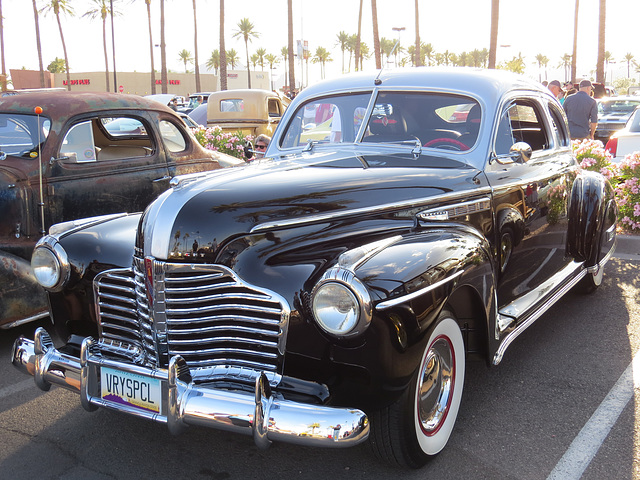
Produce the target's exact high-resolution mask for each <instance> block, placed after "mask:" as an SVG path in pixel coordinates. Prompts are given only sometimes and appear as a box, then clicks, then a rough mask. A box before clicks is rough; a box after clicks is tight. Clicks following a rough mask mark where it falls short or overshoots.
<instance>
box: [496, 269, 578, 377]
mask: <svg viewBox="0 0 640 480" xmlns="http://www.w3.org/2000/svg"><path fill="white" fill-rule="evenodd" d="M586 274H587V269H586V268H583V269H582V270H580V272H579V273H578V274H577V275H576V276H575V277H573V278H572V279H571V280H570V281H569V282H568V283H567V284H566V285H564V286H563V287H562V288H561V289H560V290H558V291H557V292H555V293H554V294H553V295H552V296H551V297H550V298H549V299H548V300H547V301H546V302H545V303H544V304H542V305H541V306H540V308H538V309H537V310H536V311H535V312H533V313H532V314H531V316H530V317H528V318H527V319H526V320H525V321H524V322H522V323H521V324H519V325H518V326H517V327H516V328H515V329H514V330H513V331H511V332H509V333H508V334H507V335H506V336H505V337H504V339H503V340H502V342H501V343H500V346H499V347H498V350H497V351H496V353H495V355H494V356H493V364H494V365H498V364H499V363H500V362H501V361H502V358H503V356H504V352H505V351H506V350H507V348H508V347H509V345H511V343H512V342H513V341H514V340H515V339H516V338H518V336H519V335H520V334H521V333H522V332H524V331H525V330H526V329H527V328H529V327H530V326H531V325H532V324H533V323H534V322H535V321H536V320H538V319H539V318H540V317H541V316H542V315H543V314H544V313H545V312H546V311H547V310H549V308H551V307H552V306H553V305H554V304H555V303H556V302H557V301H558V300H560V299H561V298H562V297H563V296H564V295H565V294H566V293H567V292H568V291H569V290H571V289H572V288H573V287H574V286H575V285H576V284H577V283H578V282H579V281H580V280H582V278H583V277H584V276H585V275H586Z"/></svg>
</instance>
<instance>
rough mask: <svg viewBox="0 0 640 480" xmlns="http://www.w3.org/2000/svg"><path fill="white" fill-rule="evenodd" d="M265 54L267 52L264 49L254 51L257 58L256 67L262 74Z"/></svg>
mask: <svg viewBox="0 0 640 480" xmlns="http://www.w3.org/2000/svg"><path fill="white" fill-rule="evenodd" d="M266 54H267V51H266V50H265V49H264V48H259V49H257V50H256V55H257V56H258V65H260V68H261V69H262V71H263V72H264V56H265V55H266Z"/></svg>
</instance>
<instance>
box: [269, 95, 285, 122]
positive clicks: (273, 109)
mask: <svg viewBox="0 0 640 480" xmlns="http://www.w3.org/2000/svg"><path fill="white" fill-rule="evenodd" d="M269 116H270V117H281V116H282V112H281V111H280V102H278V100H276V99H275V98H270V99H269Z"/></svg>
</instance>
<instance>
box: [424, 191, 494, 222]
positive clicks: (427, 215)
mask: <svg viewBox="0 0 640 480" xmlns="http://www.w3.org/2000/svg"><path fill="white" fill-rule="evenodd" d="M490 208H491V199H490V198H489V197H483V198H479V199H477V200H471V201H469V202H462V203H456V204H454V205H445V206H443V207H437V208H430V209H428V210H423V211H422V212H420V213H418V214H417V215H416V216H417V217H418V218H419V219H420V220H449V219H451V218H456V217H463V216H466V215H471V214H472V213H478V212H484V211H486V210H489V209H490Z"/></svg>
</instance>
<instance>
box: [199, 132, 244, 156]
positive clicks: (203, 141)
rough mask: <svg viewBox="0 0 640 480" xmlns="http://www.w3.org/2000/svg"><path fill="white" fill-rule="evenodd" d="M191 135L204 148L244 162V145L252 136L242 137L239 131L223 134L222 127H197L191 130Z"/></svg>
mask: <svg viewBox="0 0 640 480" xmlns="http://www.w3.org/2000/svg"><path fill="white" fill-rule="evenodd" d="M193 134H194V135H195V137H196V139H197V140H198V142H199V143H200V145H202V146H203V147H204V148H207V149H209V150H215V151H218V152H221V153H226V154H227V155H231V156H233V157H237V158H241V159H242V160H244V161H246V160H247V158H246V157H245V156H244V145H245V144H246V143H247V141H251V140H253V136H252V135H244V134H243V133H242V132H241V131H240V130H238V131H237V132H235V133H230V132H224V131H223V130H222V127H220V126H218V125H215V126H213V127H199V128H195V129H193Z"/></svg>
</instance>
